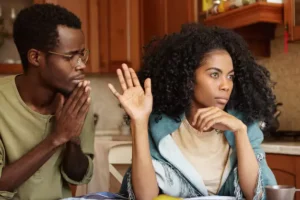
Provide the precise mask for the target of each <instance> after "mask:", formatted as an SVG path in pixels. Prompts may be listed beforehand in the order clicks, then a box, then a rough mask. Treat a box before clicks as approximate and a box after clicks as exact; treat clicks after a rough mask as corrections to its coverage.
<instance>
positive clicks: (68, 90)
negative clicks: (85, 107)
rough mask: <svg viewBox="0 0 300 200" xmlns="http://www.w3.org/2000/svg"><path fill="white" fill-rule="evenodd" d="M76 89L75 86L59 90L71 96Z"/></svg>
mask: <svg viewBox="0 0 300 200" xmlns="http://www.w3.org/2000/svg"><path fill="white" fill-rule="evenodd" d="M74 89H75V87H73V88H70V89H66V88H59V89H58V92H59V93H61V94H62V95H64V96H65V97H69V96H70V95H71V94H72V92H73V90H74Z"/></svg>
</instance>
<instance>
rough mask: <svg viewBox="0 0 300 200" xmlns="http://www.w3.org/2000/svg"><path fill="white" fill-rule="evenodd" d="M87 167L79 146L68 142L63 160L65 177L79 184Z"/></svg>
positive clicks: (86, 161) (85, 158)
mask: <svg viewBox="0 0 300 200" xmlns="http://www.w3.org/2000/svg"><path fill="white" fill-rule="evenodd" d="M88 167H89V161H88V158H87V156H86V155H85V154H84V153H83V152H82V150H81V147H80V144H76V143H74V142H68V143H67V144H66V150H65V153H64V160H63V170H64V172H65V173H66V175H67V176H68V177H69V178H70V179H72V180H74V181H77V182H79V181H81V180H82V179H83V178H84V176H85V174H86V172H87V170H88Z"/></svg>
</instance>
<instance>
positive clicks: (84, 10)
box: [45, 0, 100, 73]
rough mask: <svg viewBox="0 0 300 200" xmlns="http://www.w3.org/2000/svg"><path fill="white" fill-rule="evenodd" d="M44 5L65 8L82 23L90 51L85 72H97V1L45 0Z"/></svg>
mask: <svg viewBox="0 0 300 200" xmlns="http://www.w3.org/2000/svg"><path fill="white" fill-rule="evenodd" d="M45 3H53V4H57V5H60V6H62V7H65V8H67V9H68V10H70V11H71V12H73V13H74V14H76V15H77V16H78V17H79V18H80V20H81V23H82V30H83V32H84V36H85V44H86V48H88V49H89V50H90V57H89V61H88V63H87V68H86V72H88V73H97V72H99V71H100V70H99V43H98V40H99V38H98V35H99V34H98V31H99V29H98V16H97V12H98V8H99V1H98V0H89V1H87V0H72V1H70V0H45Z"/></svg>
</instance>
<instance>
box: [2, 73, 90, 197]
mask: <svg viewBox="0 0 300 200" xmlns="http://www.w3.org/2000/svg"><path fill="white" fill-rule="evenodd" d="M15 77H16V76H8V77H4V78H1V79H0V105H1V106H0V176H1V174H2V169H3V167H4V166H5V165H9V164H10V163H13V162H14V161H16V160H18V159H20V158H21V157H22V156H23V155H25V154H26V153H28V152H29V151H30V150H31V149H33V148H34V147H35V146H36V145H38V144H39V143H40V142H41V141H42V140H44V139H45V138H46V137H47V136H48V135H49V134H50V133H51V130H52V129H53V121H54V117H53V116H52V115H42V114H39V113H37V112H35V111H33V110H31V109H30V108H29V107H28V106H27V105H26V104H25V103H24V102H23V100H22V99H21V97H20V95H19V92H18V90H17V87H16V83H15ZM80 139H81V148H82V151H83V152H84V153H85V155H86V156H87V158H88V160H89V167H88V170H87V172H86V175H85V176H84V178H83V180H82V181H80V182H76V181H74V180H71V179H70V178H69V177H68V176H67V175H66V174H65V173H64V171H63V168H62V167H61V163H62V159H63V156H64V146H61V147H60V148H59V149H57V150H56V152H55V153H54V154H53V156H52V157H51V158H50V159H49V160H48V161H47V162H46V163H45V164H44V165H43V166H42V167H41V168H40V169H39V170H38V171H37V172H35V173H34V174H33V175H32V176H31V177H30V178H29V179H28V180H27V181H25V182H24V183H23V184H22V185H21V186H20V187H19V188H17V189H16V190H15V191H14V192H8V191H0V200H2V199H14V200H16V199H22V200H43V199H47V200H52V199H60V198H64V197H70V196H71V191H70V188H69V185H68V183H71V184H75V185H78V184H86V183H88V182H89V181H90V179H91V177H92V173H93V162H92V158H93V154H94V124H93V115H92V113H91V112H89V113H88V115H87V117H86V120H85V124H84V127H83V130H82V133H81V135H80ZM20 167H22V166H20Z"/></svg>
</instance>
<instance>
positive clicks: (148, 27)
mask: <svg viewBox="0 0 300 200" xmlns="http://www.w3.org/2000/svg"><path fill="white" fill-rule="evenodd" d="M197 4H198V1H197V0H142V1H141V7H142V44H143V46H144V45H146V44H147V43H149V41H150V40H151V39H152V38H153V36H163V35H165V34H168V33H172V32H177V31H179V30H180V28H181V25H182V24H184V23H189V22H196V21H197V20H198V5H197Z"/></svg>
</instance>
